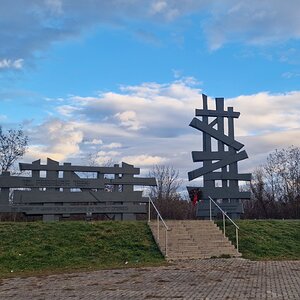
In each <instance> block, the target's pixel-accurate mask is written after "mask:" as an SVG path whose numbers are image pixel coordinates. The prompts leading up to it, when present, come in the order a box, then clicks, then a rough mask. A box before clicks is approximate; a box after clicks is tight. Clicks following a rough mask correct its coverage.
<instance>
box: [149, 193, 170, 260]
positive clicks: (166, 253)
mask: <svg viewBox="0 0 300 300" xmlns="http://www.w3.org/2000/svg"><path fill="white" fill-rule="evenodd" d="M148 198H149V217H148V220H149V223H150V208H151V205H152V206H153V208H154V209H155V211H156V213H157V218H156V220H157V242H159V231H160V229H159V226H160V223H159V219H160V220H161V222H162V224H163V227H164V229H165V232H166V235H165V243H166V244H165V256H166V257H167V256H168V230H169V227H168V226H167V224H166V223H165V221H164V219H163V218H162V216H161V214H160V213H159V211H158V209H157V207H156V206H155V204H154V203H153V201H152V199H151V197H150V196H148Z"/></svg>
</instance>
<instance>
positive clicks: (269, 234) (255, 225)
mask: <svg viewBox="0 0 300 300" xmlns="http://www.w3.org/2000/svg"><path fill="white" fill-rule="evenodd" d="M218 225H219V226H220V227H222V222H218ZM237 225H238V226H239V227H240V231H239V248H240V252H241V253H242V255H243V257H244V258H249V259H253V260H294V259H295V260H299V259H300V220H239V221H237ZM226 235H227V236H228V237H229V239H230V240H231V241H233V242H234V244H235V227H234V226H233V225H232V224H231V223H230V224H229V223H226Z"/></svg>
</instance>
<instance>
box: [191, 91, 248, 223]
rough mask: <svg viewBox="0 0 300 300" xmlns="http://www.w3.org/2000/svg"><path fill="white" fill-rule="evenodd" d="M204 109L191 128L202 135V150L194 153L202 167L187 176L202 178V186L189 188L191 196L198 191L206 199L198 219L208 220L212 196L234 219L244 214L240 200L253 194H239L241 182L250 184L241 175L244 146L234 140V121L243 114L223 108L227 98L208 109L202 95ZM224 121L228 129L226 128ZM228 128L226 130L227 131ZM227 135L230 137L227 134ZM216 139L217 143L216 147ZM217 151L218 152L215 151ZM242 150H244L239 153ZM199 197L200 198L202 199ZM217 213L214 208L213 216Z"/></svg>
mask: <svg viewBox="0 0 300 300" xmlns="http://www.w3.org/2000/svg"><path fill="white" fill-rule="evenodd" d="M202 98H203V108H202V109H196V113H195V115H196V117H199V118H196V117H195V118H193V120H192V121H191V123H190V126H191V127H193V128H195V129H197V130H199V131H201V132H202V145H203V149H202V151H192V159H193V162H201V163H202V166H201V167H200V168H198V169H195V170H193V171H191V172H189V173H188V178H189V180H190V181H191V180H194V179H196V178H202V179H203V183H202V186H199V187H195V186H193V187H192V186H190V187H187V189H188V191H189V193H190V195H191V194H192V195H195V191H197V193H198V195H199V197H201V199H198V200H203V201H201V202H198V206H197V216H199V217H202V218H207V217H209V197H211V198H213V199H214V200H218V202H219V205H220V207H221V208H222V209H223V210H224V211H226V212H227V213H228V215H229V216H231V217H233V218H239V217H240V214H241V213H242V212H243V206H242V203H241V199H250V192H244V191H240V187H239V181H250V180H251V174H250V173H246V174H239V173H238V161H241V160H244V159H246V158H248V155H247V153H246V151H245V150H241V149H242V148H243V147H244V145H243V144H241V143H240V142H238V141H236V140H235V138H234V119H235V118H238V117H239V115H240V113H239V112H235V111H234V110H233V107H228V108H227V110H225V109H224V98H216V99H215V104H216V105H215V109H209V108H208V103H207V96H206V95H202ZM225 118H226V119H227V120H226V124H227V126H228V128H225ZM225 129H227V130H226V131H225ZM225 132H227V134H226V133H225ZM213 139H215V140H217V142H216V143H215V145H213ZM213 148H215V149H213ZM240 150H241V151H240ZM199 197H198V198H199ZM217 213H218V210H217V209H216V207H215V206H213V211H212V214H213V215H216V214H217Z"/></svg>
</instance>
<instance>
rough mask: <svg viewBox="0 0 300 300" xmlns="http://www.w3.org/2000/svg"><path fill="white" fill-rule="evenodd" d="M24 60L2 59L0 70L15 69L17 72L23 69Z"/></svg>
mask: <svg viewBox="0 0 300 300" xmlns="http://www.w3.org/2000/svg"><path fill="white" fill-rule="evenodd" d="M23 63H24V59H21V58H20V59H15V60H12V59H6V58H5V59H2V60H0V69H15V70H19V69H22V68H23Z"/></svg>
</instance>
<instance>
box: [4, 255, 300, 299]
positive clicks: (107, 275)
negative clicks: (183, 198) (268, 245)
mask: <svg viewBox="0 0 300 300" xmlns="http://www.w3.org/2000/svg"><path fill="white" fill-rule="evenodd" d="M0 299H3V300H4V299H5V300H6V299H22V300H23V299H34V300H36V299H51V300H52V299H88V300H91V299H101V300H102V299H156V300H157V299H207V300H208V299H211V300H215V299H297V300H299V299H300V261H285V262H253V261H248V260H244V259H210V260H198V261H190V262H179V263H176V264H173V265H171V266H167V267H157V268H141V269H122V270H103V271H96V272H89V273H74V274H63V275H51V276H45V277H28V278H12V279H4V280H2V281H0Z"/></svg>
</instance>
